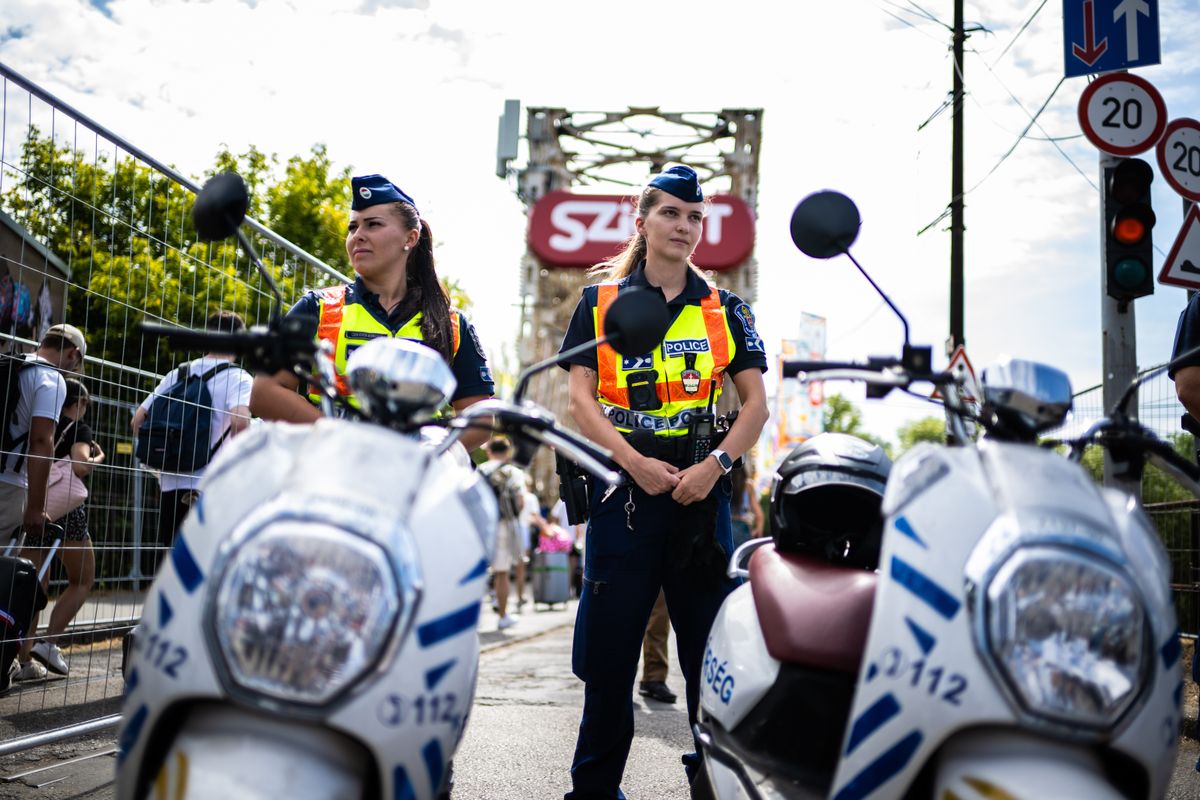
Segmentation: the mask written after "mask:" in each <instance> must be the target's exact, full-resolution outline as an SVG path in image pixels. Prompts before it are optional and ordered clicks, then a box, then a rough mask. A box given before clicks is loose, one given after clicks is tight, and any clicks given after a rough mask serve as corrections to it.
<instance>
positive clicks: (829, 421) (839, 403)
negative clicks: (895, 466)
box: [821, 393, 892, 456]
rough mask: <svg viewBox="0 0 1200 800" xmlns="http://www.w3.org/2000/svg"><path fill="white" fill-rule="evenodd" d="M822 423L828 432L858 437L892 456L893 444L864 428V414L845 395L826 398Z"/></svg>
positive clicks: (831, 395) (832, 395)
mask: <svg viewBox="0 0 1200 800" xmlns="http://www.w3.org/2000/svg"><path fill="white" fill-rule="evenodd" d="M821 421H822V423H823V425H824V428H825V430H826V431H829V432H830V433H846V434H849V435H851V436H857V437H858V438H860V439H864V440H866V441H868V442H871V443H872V444H877V445H879V446H880V447H882V448H883V449H884V451H885V452H887V454H888V455H889V456H890V455H891V453H892V444H891V442H888V441H886V440H885V439H881V438H879V437H878V436H875V435H874V434H872V433H868V432H867V430H866V429H865V428H863V421H862V412H861V411H859V409H858V406H856V405H854V403H852V402H850V401H849V400H847V399H846V398H845V397H844V396H843V395H840V394H836V393H835V394H830V395H826V396H825V412H824V414H822V416H821Z"/></svg>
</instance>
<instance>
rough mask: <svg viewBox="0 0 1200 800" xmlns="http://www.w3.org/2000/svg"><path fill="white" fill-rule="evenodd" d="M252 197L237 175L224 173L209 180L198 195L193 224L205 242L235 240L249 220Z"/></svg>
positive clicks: (193, 213) (193, 211)
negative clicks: (239, 229) (247, 215)
mask: <svg viewBox="0 0 1200 800" xmlns="http://www.w3.org/2000/svg"><path fill="white" fill-rule="evenodd" d="M249 207H250V195H249V193H248V192H247V191H246V182H245V181H244V180H242V176H241V175H238V174H237V173H236V172H222V173H221V174H219V175H214V176H213V177H211V178H209V180H208V182H207V183H205V184H204V188H203V189H201V190H200V193H199V194H198V195H196V203H195V205H193V206H192V222H193V223H195V225H196V233H197V234H198V235H199V236H200V239H201V240H202V241H205V242H217V241H220V240H221V239H228V238H229V237H230V236H233V235H234V234H235V233H236V232H237V230H238V228H239V227H240V226H241V224H242V220H243V219H245V218H246V210H247V209H248V208H249Z"/></svg>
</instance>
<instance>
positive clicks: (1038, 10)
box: [989, 0, 1046, 69]
mask: <svg viewBox="0 0 1200 800" xmlns="http://www.w3.org/2000/svg"><path fill="white" fill-rule="evenodd" d="M1045 6H1046V0H1042V3H1041V5H1039V6H1038V7H1037V8H1035V9H1034V10H1033V13H1032V14H1030V15H1029V19H1027V20H1025V24H1024V25H1022V26H1021V29H1020V30H1018V31H1017V32H1016V33H1015V34H1013V38H1012V40H1011V41H1009V43H1008V44H1006V45H1005V46H1004V49H1003V50H1001V51H1000V55H998V56H996V60H995V61H993V62H992V66H993V67H994V66H996V64H997V63H999V61H1000V59H1002V58H1004V54H1005V53H1007V52H1008V50H1009V48H1010V47H1012V46H1013V45H1014V44H1016V43H1017V39H1020V38H1021V34H1022V33H1024V32H1025V29H1026V28H1028V27H1029V25H1030V23H1032V22H1033V20H1034V18H1035V17H1037V15H1038V13H1039V12H1041V10H1042V9H1043V8H1045ZM989 69H990V67H989Z"/></svg>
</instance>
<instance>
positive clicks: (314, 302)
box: [288, 278, 496, 400]
mask: <svg viewBox="0 0 1200 800" xmlns="http://www.w3.org/2000/svg"><path fill="white" fill-rule="evenodd" d="M355 303H357V304H360V305H362V306H363V307H364V308H365V309H366V310H367V313H369V314H370V315H371V317H372V318H374V319H375V321H376V322H378V323H379V324H381V325H383V326H384V327H386V328H387V329H388V330H389V331H391V332H392V334H393V335H394V334H395V333H396V331H398V330H400V329H401V328H403V327H404V325H405V324H406V323H407V322H408V321H409V320H410V319H412V317H413V315H412V314H407V315H406V316H404V317H403V318H402V317H401V316H400V314H399V313H391V314H389V313H388V312H387V311H386V310H385V309H384V308H383V306H382V305H381V304H380V303H379V295H377V294H375V293H374V292H372V291H371V290H370V289H368V288H367V287H366V286H365V285H364V284H363V282H362V279H361V278H358V279H356V280H355V281H354V283H352V284H350V285H349V286H347V287H346V305H352V304H355ZM397 311H399V312H400V313H404V312H403V311H401V309H400V306H397V307H396V308H395V309H393V312H397ZM450 313H452V314H458V315H459V329H458V336H459V344H458V352H457V353H455V355H454V361H453V363H451V364H450V371H451V372H452V373H453V374H454V379H455V380H456V381H457V382H458V386H457V388H456V389H455V390H454V396H453V397H451V398H450V399H451V400H460V399H462V398H464V397H480V396H491V395H492V394H495V390H496V386H495V383H494V382H493V381H492V373H491V370H490V369H489V368H488V365H487V357H486V356H484V354H483V348H482V347H480V345H479V337H478V336H476V335H475V327H474V326H473V325H472V324H471V323H470V322H469V321H468V320H467V316H466V314H463V313H462V312H461V311H458V310H457V309H452V310H451V312H450ZM320 315H321V301H320V299H319V298H318V297H317V293H316V292H308V293H307V294H305V295H304V296H303V297H301V298H300V299H299V300H298V301H296V304H295V305H294V306H292V307H291V309H290V310H289V311H288V316H289V317H294V316H307V317H311V318H312V335H313V336H314V337H315V336H316V335H317V324H318V318H319V317H320Z"/></svg>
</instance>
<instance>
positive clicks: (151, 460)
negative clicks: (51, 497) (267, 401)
mask: <svg viewBox="0 0 1200 800" xmlns="http://www.w3.org/2000/svg"><path fill="white" fill-rule="evenodd" d="M204 328H205V330H209V331H214V332H220V333H237V332H238V331H242V330H245V329H246V323H245V322H244V321H243V320H242V318H241V317H240V316H239V315H238V314H235V313H234V312H232V311H218V312H216V313H214V314H212V315H211V316H210V317H209V318H208V319H207V320H206V321H205V324H204ZM234 358H235V356H234V355H233V354H232V353H216V352H213V353H205V354H204V355H203V356H201V357H200V358H197V359H194V360H192V361H189V362H187V363H185V364H181V365H180V366H179V367H178V368H176V369H173V370H172V371H170V372H168V373H167V374H166V376H165V377H163V379H162V380H161V381H159V384H158V386H157V387H155V389H154V391H153V392H151V393H150V394H148V395H146V398H145V399H144V400H143V401H142V404H141V405H140V406H139V407H138V408H137V410H136V411H134V413H133V419H132V420H131V421H130V427H131V428H132V430H133V435H134V437H135V438H136V439H137V456H138V460H139V461H141V462H142V464H143V465H144V466H147V467H150V468H153V469H155V470H156V471H157V473H158V483H159V504H158V510H159V513H158V526H157V527H156V528H152V529H150V530H149V532H148V533H149V535H148V536H146V537H145V538H144V539H143V541H142V554H141V570H142V575H144V576H145V577H147V578H149V577H153V576H154V574H155V573H156V572H157V571H158V567H159V564H160V563H161V561H162V559H163V555H164V553H165V552H166V551H167V550H168V549H170V547H171V545H172V544H173V543H174V542H175V534H176V533H177V532H178V531H179V527H180V526H181V525H182V524H183V521H184V519H185V518H186V517H187V514H188V511H189V510H191V508H192V507H193V506H194V505H195V504H196V501H197V500H198V499H199V497H200V479H201V478H203V477H204V470H205V468H206V467H207V465H208V463H209V462H210V461H211V460H212V458H213V457H214V456H215V455H216V452H217V450H218V449H220V447H221V446H222V445H223V444H225V442H227V441H228V440H229V439H231V438H232V437H234V436H236V435H237V434H239V433H240V432H242V431H244V430H245V429H246V428H247V427H249V425H250V390H251V387H252V386H253V378H252V377H251V375H250V373H248V372H247V371H246V370H244V369H242V368H241V367H239V366H238V365H237V364H235V363H233V362H234Z"/></svg>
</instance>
